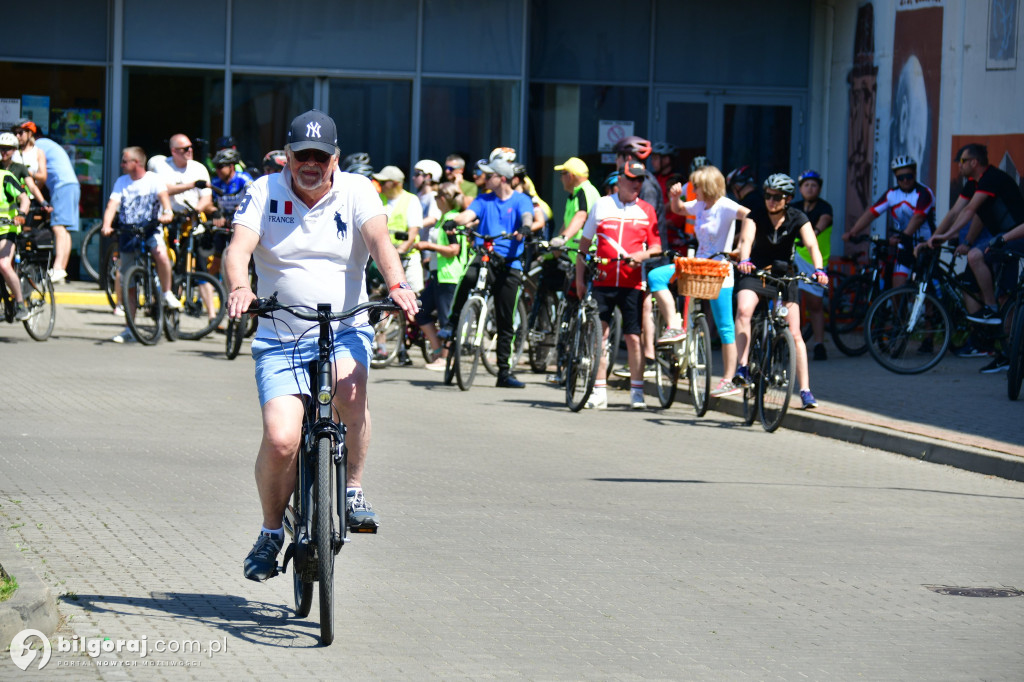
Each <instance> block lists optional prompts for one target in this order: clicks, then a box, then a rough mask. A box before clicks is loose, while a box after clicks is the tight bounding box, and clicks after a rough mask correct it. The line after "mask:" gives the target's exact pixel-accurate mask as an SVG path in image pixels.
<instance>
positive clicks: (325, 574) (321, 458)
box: [313, 436, 344, 646]
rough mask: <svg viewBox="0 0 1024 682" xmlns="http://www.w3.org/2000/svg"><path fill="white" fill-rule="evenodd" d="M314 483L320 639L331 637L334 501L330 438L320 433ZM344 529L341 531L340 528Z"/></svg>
mask: <svg viewBox="0 0 1024 682" xmlns="http://www.w3.org/2000/svg"><path fill="white" fill-rule="evenodd" d="M316 447H317V452H316V479H315V481H316V483H315V486H314V491H313V495H314V497H315V499H316V507H314V509H313V527H314V528H315V529H316V562H317V579H318V583H319V596H320V643H321V644H323V645H324V646H327V645H328V644H330V643H331V642H333V641H334V505H333V504H331V491H333V490H334V485H333V481H332V480H331V478H332V474H333V473H334V456H333V453H332V452H331V439H330V438H329V437H327V436H321V437H320V438H319V439H318V440H317V443H316ZM343 532H344V531H343Z"/></svg>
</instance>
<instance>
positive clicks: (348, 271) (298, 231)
mask: <svg viewBox="0 0 1024 682" xmlns="http://www.w3.org/2000/svg"><path fill="white" fill-rule="evenodd" d="M378 215H384V206H383V205H382V204H381V200H380V196H378V194H377V193H376V191H374V188H373V185H372V184H371V183H370V181H369V180H368V179H367V178H365V177H363V176H361V175H355V174H353V173H343V172H341V171H335V172H334V176H333V180H332V185H331V189H330V191H328V192H327V194H325V195H324V196H323V197H321V199H320V201H318V202H317V203H316V205H315V206H313V207H312V208H309V207H307V206H306V204H305V202H303V201H302V200H301V199H299V198H298V196H296V194H295V192H294V191H293V190H292V185H291V174H289V173H288V172H287V171H286V172H283V173H274V174H272V175H264V176H263V177H261V178H259V179H257V180H256V181H255V182H254V183H253V184H252V185H251V186H250V187H249V192H248V194H246V196H245V198H244V199H243V200H242V203H241V204H240V205H239V207H238V210H237V211H236V212H235V217H234V224H235V225H240V226H242V227H244V228H246V229H249V230H252V231H253V232H256V233H257V234H258V235H259V236H260V241H259V244H258V245H257V246H256V249H255V250H254V251H253V261H254V262H255V264H256V274H257V275H258V276H259V287H258V288H259V294H260V295H261V296H269V295H270V294H272V293H274V292H275V291H276V292H277V297H278V300H279V301H280V302H281V303H284V304H287V305H306V306H310V307H311V308H314V309H315V308H316V306H317V304H318V303H330V304H331V308H332V310H334V311H336V312H340V311H342V310H348V309H349V308H352V307H354V306H356V305H358V304H359V303H362V302H364V301H366V300H367V295H366V281H365V279H366V263H367V260H368V259H369V255H370V253H369V249H368V248H367V246H366V242H365V241H363V234H362V229H363V226H364V225H365V224H366V222H367V221H368V220H370V219H372V218H374V217H376V216H378ZM275 316H276V317H277V323H276V327H275V323H274V321H273V320H269V319H266V318H260V324H259V330H258V331H257V332H256V337H257V338H263V339H269V338H279V339H281V340H282V341H293V340H295V339H296V338H298V336H300V335H301V334H302V333H303V332H304V331H305V330H307V329H310V328H312V327H315V326H316V324H315V323H309V322H306V321H304V320H299V319H298V318H296V317H293V316H291V315H288V314H286V313H275ZM365 323H366V317H365V315H364V316H360V318H354V319H351V320H347V321H345V322H343V323H337V324H336V325H335V330H337V329H338V327H339V326H340V325H342V324H345V325H348V326H359V325H362V324H365ZM289 327H290V329H289ZM312 333H314V334H315V332H312Z"/></svg>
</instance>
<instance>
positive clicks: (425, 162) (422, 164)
mask: <svg viewBox="0 0 1024 682" xmlns="http://www.w3.org/2000/svg"><path fill="white" fill-rule="evenodd" d="M412 169H413V170H418V171H422V172H424V173H426V174H427V175H429V176H430V179H431V180H433V181H434V182H441V164H439V163H438V162H437V161H432V160H430V159H422V160H420V161H417V162H416V165H415V166H413V167H412Z"/></svg>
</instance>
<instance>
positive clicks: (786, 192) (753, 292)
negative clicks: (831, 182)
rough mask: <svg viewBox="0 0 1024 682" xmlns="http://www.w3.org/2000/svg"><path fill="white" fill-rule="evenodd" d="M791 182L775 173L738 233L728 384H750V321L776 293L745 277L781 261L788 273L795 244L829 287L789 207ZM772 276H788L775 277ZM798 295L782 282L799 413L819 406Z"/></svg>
mask: <svg viewBox="0 0 1024 682" xmlns="http://www.w3.org/2000/svg"><path fill="white" fill-rule="evenodd" d="M795 190H796V183H795V182H794V181H793V178H791V177H789V176H788V175H786V174H785V173H776V174H774V175H771V176H769V177H768V179H767V180H765V181H764V206H758V207H756V208H755V209H754V210H753V211H752V212H751V215H750V218H751V219H750V220H748V221H745V222H744V224H743V228H742V230H741V232H740V244H739V251H740V254H739V255H740V262H739V264H738V265H737V266H736V269H737V270H739V271H740V272H741V273H742V274H743V275H745V276H741V277H740V278H739V279H738V281H737V282H736V292H737V294H736V350H737V352H738V354H739V366H738V367H737V368H736V376H735V377H733V383H734V384H736V385H737V386H748V385H750V383H751V377H750V371H749V370H748V369H747V360H748V355H749V353H750V320H751V318H752V317H753V315H754V309H755V308H756V307H757V304H758V301H759V300H760V298H761V297H769V298H770V297H774V296H776V295H778V293H779V292H778V290H777V289H776V288H775V287H774V286H771V285H768V284H766V283H763V282H762V280H761V279H760V278H759V277H755V276H752V275H750V273H752V272H754V271H755V270H764V269H766V268H768V267H770V266H772V265H773V264H775V263H779V262H784V263H787V264H788V265H789V270H790V271H792V269H793V263H794V245H795V243H796V240H797V239H800V241H801V242H802V243H803V244H804V245H805V246H806V247H807V249H808V251H809V252H810V255H811V262H812V264H813V265H814V275H813V279H814V280H816V281H817V282H818V284H821V285H822V286H826V285H828V275H826V274H825V270H824V269H823V263H822V260H821V251H820V250H819V249H818V240H817V239H816V238H815V234H814V229H813V228H812V227H811V223H810V221H809V220H808V219H807V216H806V215H805V214H804V213H803V212H801V211H798V210H796V209H795V208H792V207H790V205H789V202H790V201H791V200H792V199H793V193H794V192H795ZM774 274H775V276H785V275H786V274H788V273H779V272H775V273H774ZM799 296H800V291H799V289H798V287H797V281H796V280H792V281H790V282H788V283H787V285H786V286H785V290H784V291H783V292H782V300H783V301H784V302H785V304H786V308H787V310H788V314H787V315H786V319H787V321H788V324H789V330H790V332H792V334H793V342H794V346H795V352H796V378H797V382H798V383H799V385H800V400H801V401H802V402H803V407H804V409H807V408H812V407H817V406H818V402H817V401H816V400H815V399H814V395H813V394H812V393H811V384H810V376H809V372H808V368H807V346H806V345H805V344H804V339H803V334H801V333H800V306H799V303H798V302H799V300H800V299H799Z"/></svg>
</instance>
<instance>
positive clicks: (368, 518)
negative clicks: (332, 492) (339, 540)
mask: <svg viewBox="0 0 1024 682" xmlns="http://www.w3.org/2000/svg"><path fill="white" fill-rule="evenodd" d="M345 508H346V509H347V510H348V528H349V530H351V531H352V532H354V533H376V532H377V528H378V527H379V526H380V523H379V522H378V521H377V515H376V514H374V513H373V507H371V506H370V503H369V502H367V501H366V498H365V497H364V496H363V489H362V488H349V489H348V491H347V492H346V493H345Z"/></svg>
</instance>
